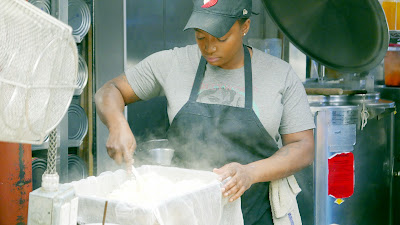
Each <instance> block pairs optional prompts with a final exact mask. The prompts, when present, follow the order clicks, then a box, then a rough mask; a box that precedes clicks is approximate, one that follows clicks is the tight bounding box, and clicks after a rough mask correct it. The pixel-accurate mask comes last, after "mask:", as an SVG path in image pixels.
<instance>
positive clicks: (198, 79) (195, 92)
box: [189, 45, 253, 109]
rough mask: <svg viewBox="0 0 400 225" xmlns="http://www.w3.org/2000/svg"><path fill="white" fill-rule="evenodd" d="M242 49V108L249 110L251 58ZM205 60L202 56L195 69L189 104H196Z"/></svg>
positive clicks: (251, 99)
mask: <svg viewBox="0 0 400 225" xmlns="http://www.w3.org/2000/svg"><path fill="white" fill-rule="evenodd" d="M243 48H244V86H245V104H244V107H245V108H248V109H251V108H252V105H253V78H252V71H251V57H250V53H249V50H248V49H247V47H246V46H245V45H243ZM206 64H207V61H206V59H205V58H204V57H203V56H202V57H201V59H200V63H199V67H198V68H197V73H196V78H195V80H194V83H193V87H192V92H191V93H190V98H189V102H196V100H197V97H198V94H199V90H200V86H201V83H202V82H203V79H204V73H205V71H206Z"/></svg>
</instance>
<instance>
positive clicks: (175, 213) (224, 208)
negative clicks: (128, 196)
mask: <svg viewBox="0 0 400 225" xmlns="http://www.w3.org/2000/svg"><path fill="white" fill-rule="evenodd" d="M137 170H138V172H139V173H140V174H141V175H144V174H146V173H150V172H153V173H156V174H158V175H160V176H162V177H165V178H167V179H169V180H171V181H173V182H179V181H185V180H193V179H200V180H201V181H202V183H203V184H204V185H201V186H200V187H198V188H195V189H191V190H188V191H182V193H179V194H176V193H175V194H174V195H172V196H166V198H165V199H162V200H160V201H157V202H153V203H151V204H134V203H131V202H127V201H117V200H112V199H107V198H106V196H107V195H108V194H109V193H111V192H112V191H114V190H116V189H118V188H119V186H120V185H121V184H122V183H124V182H125V181H127V180H128V179H130V177H128V175H127V173H126V171H124V170H118V171H116V172H105V173H102V174H100V176H98V177H88V178H87V179H83V180H80V181H76V182H72V183H71V184H72V185H73V186H74V189H75V191H76V194H77V195H78V197H79V209H78V221H79V222H80V223H82V224H85V223H99V222H101V221H102V220H103V214H104V206H105V202H106V201H108V203H107V214H106V222H107V223H116V224H120V225H124V224H132V225H158V224H159V225H194V224H196V225H211V224H212V225H214V224H215V225H218V224H221V225H242V224H243V218H242V212H241V208H240V199H239V200H236V201H235V202H233V203H228V201H227V198H224V197H222V195H221V183H220V182H219V181H218V180H217V179H216V178H217V175H216V174H214V173H212V172H206V171H197V170H187V169H181V168H174V167H162V166H142V167H140V168H138V169H137ZM157 188H160V189H161V188H163V187H157ZM155 190H157V189H155Z"/></svg>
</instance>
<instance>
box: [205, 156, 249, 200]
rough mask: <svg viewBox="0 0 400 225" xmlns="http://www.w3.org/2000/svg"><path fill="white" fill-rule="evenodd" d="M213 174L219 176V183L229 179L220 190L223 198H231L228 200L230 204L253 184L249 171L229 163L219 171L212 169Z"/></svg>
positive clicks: (236, 164)
mask: <svg viewBox="0 0 400 225" xmlns="http://www.w3.org/2000/svg"><path fill="white" fill-rule="evenodd" d="M213 172H214V173H216V174H218V175H219V176H220V181H223V180H225V179H227V178H228V177H231V179H230V180H229V181H228V182H226V184H225V185H224V186H223V187H222V189H221V191H222V194H223V195H224V196H225V197H228V196H231V197H230V198H229V201H230V202H233V201H235V200H236V199H238V198H239V197H240V196H242V195H243V193H244V192H245V191H246V190H247V189H249V188H250V186H251V185H252V184H253V178H252V176H251V171H250V170H249V167H248V166H246V165H242V164H239V163H229V164H226V165H225V166H223V167H221V168H219V169H214V170H213Z"/></svg>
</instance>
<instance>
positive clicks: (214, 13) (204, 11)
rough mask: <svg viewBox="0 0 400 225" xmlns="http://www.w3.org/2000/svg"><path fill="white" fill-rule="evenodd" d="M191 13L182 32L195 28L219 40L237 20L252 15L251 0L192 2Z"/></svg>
mask: <svg viewBox="0 0 400 225" xmlns="http://www.w3.org/2000/svg"><path fill="white" fill-rule="evenodd" d="M193 3H194V6H193V12H192V15H191V16H190V18H189V21H188V22H187V24H186V26H185V28H184V29H183V30H187V29H190V28H197V29H201V30H204V31H205V32H207V33H209V34H211V35H212V36H214V37H217V38H220V37H222V36H224V35H225V34H226V33H228V31H229V30H230V29H231V27H232V26H233V24H234V23H235V22H236V20H238V19H242V18H249V17H250V15H251V14H252V0H193Z"/></svg>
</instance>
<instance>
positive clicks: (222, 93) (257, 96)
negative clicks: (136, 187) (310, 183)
mask: <svg viewBox="0 0 400 225" xmlns="http://www.w3.org/2000/svg"><path fill="white" fill-rule="evenodd" d="M200 57H201V53H200V50H199V48H198V46H197V45H189V46H186V47H183V48H174V49H172V50H165V51H161V52H157V53H154V54H152V55H150V56H149V57H147V58H146V59H144V60H143V61H141V62H140V63H138V64H137V65H135V66H134V67H131V68H129V69H128V70H126V71H125V74H126V77H127V79H128V82H129V84H130V85H131V87H132V89H133V91H134V92H135V93H136V95H137V96H138V97H139V98H140V99H142V100H148V99H151V98H153V97H157V96H164V95H165V96H166V98H167V100H168V108H167V110H168V117H169V120H170V122H172V120H173V118H174V117H175V115H176V114H177V113H178V111H179V110H180V109H181V108H182V107H183V105H184V104H185V103H186V102H187V101H188V99H189V95H190V91H191V89H192V86H193V81H194V78H195V76H196V71H197V67H198V65H199V62H200ZM251 63H252V71H253V110H254V112H255V113H256V114H257V116H258V118H259V119H260V121H261V123H262V124H263V125H264V127H265V129H266V130H267V131H268V133H269V134H270V135H271V137H273V138H274V139H275V140H276V141H277V143H278V144H279V146H281V140H280V134H290V133H295V132H299V131H303V130H308V129H312V128H314V127H315V125H314V120H313V116H312V114H311V111H310V107H309V104H308V101H307V95H306V93H305V90H304V87H303V84H302V83H301V81H300V79H299V78H298V77H297V75H296V74H295V72H294V71H293V69H292V68H291V67H290V65H289V64H288V63H286V62H285V61H283V60H281V59H279V58H276V57H273V56H271V55H268V54H266V53H264V52H262V51H260V50H257V49H255V48H253V56H252V59H251ZM244 92H245V88H244V67H242V68H239V69H233V70H225V69H222V68H219V67H216V66H212V65H209V64H207V67H206V72H205V77H204V80H203V83H202V85H201V88H200V92H199V97H198V99H197V101H199V102H203V103H210V104H223V105H230V106H236V107H244ZM244 132H245V131H244Z"/></svg>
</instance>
